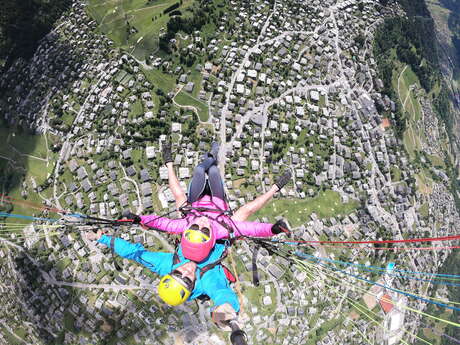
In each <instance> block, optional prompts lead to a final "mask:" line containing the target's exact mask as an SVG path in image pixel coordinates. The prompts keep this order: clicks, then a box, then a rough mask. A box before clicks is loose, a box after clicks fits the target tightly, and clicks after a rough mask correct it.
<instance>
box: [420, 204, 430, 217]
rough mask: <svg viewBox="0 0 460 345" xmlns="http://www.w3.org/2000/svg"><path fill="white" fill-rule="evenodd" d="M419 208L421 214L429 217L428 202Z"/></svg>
mask: <svg viewBox="0 0 460 345" xmlns="http://www.w3.org/2000/svg"><path fill="white" fill-rule="evenodd" d="M418 210H419V212H420V215H421V216H422V217H425V218H426V217H428V215H429V208H428V203H426V202H425V203H423V204H422V205H421V206H420V208H419V209H418Z"/></svg>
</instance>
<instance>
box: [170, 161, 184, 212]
mask: <svg viewBox="0 0 460 345" xmlns="http://www.w3.org/2000/svg"><path fill="white" fill-rule="evenodd" d="M166 167H167V168H168V183H169V189H171V192H172V194H173V196H174V200H175V201H176V208H178V209H179V208H180V207H182V206H184V205H185V202H186V201H187V197H186V195H185V192H184V190H183V189H182V187H181V186H180V183H179V180H178V179H177V176H176V172H175V171H174V165H173V163H172V162H168V163H166Z"/></svg>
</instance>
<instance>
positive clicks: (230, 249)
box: [228, 247, 244, 314]
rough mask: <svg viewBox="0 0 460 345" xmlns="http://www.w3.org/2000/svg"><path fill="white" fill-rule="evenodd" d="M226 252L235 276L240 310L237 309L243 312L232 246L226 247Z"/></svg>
mask: <svg viewBox="0 0 460 345" xmlns="http://www.w3.org/2000/svg"><path fill="white" fill-rule="evenodd" d="M228 254H229V257H230V261H231V264H232V270H233V272H234V273H235V277H236V283H235V287H236V293H237V294H238V299H239V301H240V311H239V313H240V314H243V312H244V305H243V294H242V293H241V285H240V278H238V272H237V271H236V265H235V261H234V260H233V254H232V247H229V248H228Z"/></svg>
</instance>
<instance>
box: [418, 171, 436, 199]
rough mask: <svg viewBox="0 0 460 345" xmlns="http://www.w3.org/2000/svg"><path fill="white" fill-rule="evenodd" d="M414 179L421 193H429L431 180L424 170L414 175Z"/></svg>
mask: <svg viewBox="0 0 460 345" xmlns="http://www.w3.org/2000/svg"><path fill="white" fill-rule="evenodd" d="M415 180H416V181H417V187H418V189H419V191H420V193H422V194H431V190H432V188H431V185H432V181H431V179H429V178H428V177H427V175H426V174H425V173H424V172H420V174H416V175H415Z"/></svg>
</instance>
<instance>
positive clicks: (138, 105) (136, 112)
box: [128, 99, 144, 120]
mask: <svg viewBox="0 0 460 345" xmlns="http://www.w3.org/2000/svg"><path fill="white" fill-rule="evenodd" d="M143 114H144V107H143V106H142V101H141V100H140V99H137V100H136V101H135V102H134V103H133V105H132V106H131V111H130V112H129V114H128V118H129V119H130V120H133V119H137V118H138V117H140V116H142V115H143Z"/></svg>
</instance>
